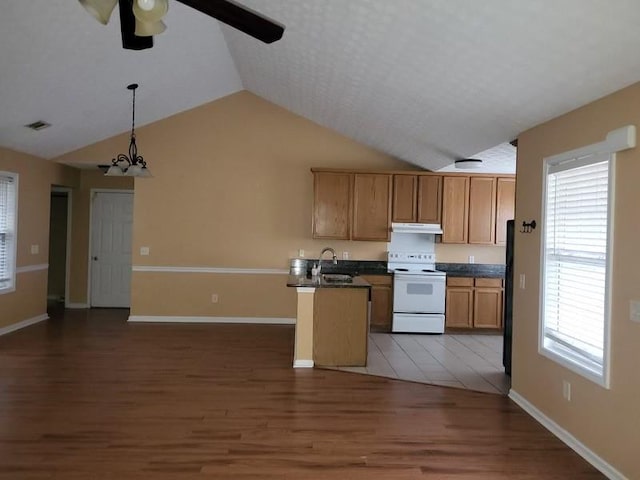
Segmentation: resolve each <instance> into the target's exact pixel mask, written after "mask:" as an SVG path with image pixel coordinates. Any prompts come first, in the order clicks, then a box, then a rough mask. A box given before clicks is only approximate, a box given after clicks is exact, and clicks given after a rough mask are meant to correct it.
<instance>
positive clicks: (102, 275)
mask: <svg viewBox="0 0 640 480" xmlns="http://www.w3.org/2000/svg"><path fill="white" fill-rule="evenodd" d="M91 198H92V201H91V254H90V262H89V263H90V295H89V298H90V305H91V307H112V308H129V307H130V305H131V241H132V227H133V192H132V191H130V190H93V191H92V195H91Z"/></svg>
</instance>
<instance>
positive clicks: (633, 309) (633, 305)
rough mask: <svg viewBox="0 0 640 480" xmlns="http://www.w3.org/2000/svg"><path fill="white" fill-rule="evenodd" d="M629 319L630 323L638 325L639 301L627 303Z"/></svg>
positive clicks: (639, 321)
mask: <svg viewBox="0 0 640 480" xmlns="http://www.w3.org/2000/svg"><path fill="white" fill-rule="evenodd" d="M629 317H630V318H631V321H632V322H638V323H640V300H631V301H629Z"/></svg>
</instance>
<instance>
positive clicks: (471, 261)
mask: <svg viewBox="0 0 640 480" xmlns="http://www.w3.org/2000/svg"><path fill="white" fill-rule="evenodd" d="M469 263H476V257H474V256H473V255H469Z"/></svg>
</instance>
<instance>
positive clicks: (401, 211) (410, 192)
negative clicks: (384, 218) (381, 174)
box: [391, 175, 418, 223]
mask: <svg viewBox="0 0 640 480" xmlns="http://www.w3.org/2000/svg"><path fill="white" fill-rule="evenodd" d="M416 218H418V176H417V175H394V176H393V215H392V217H391V219H392V220H393V221H394V222H405V223H411V222H415V221H416Z"/></svg>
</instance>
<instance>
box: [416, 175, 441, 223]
mask: <svg viewBox="0 0 640 480" xmlns="http://www.w3.org/2000/svg"><path fill="white" fill-rule="evenodd" d="M441 214H442V177H440V176H436V175H420V176H418V217H417V219H418V223H437V224H438V225H440V221H441V219H442V215H441Z"/></svg>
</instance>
